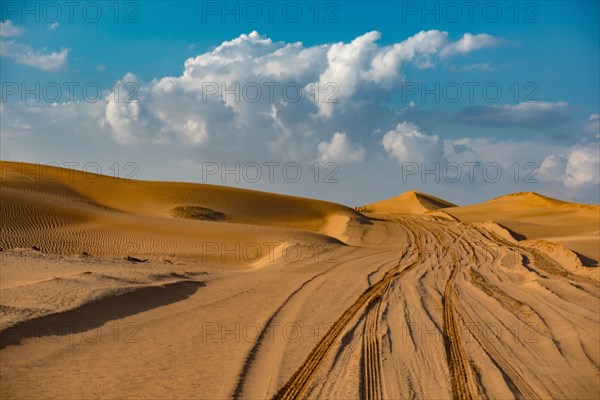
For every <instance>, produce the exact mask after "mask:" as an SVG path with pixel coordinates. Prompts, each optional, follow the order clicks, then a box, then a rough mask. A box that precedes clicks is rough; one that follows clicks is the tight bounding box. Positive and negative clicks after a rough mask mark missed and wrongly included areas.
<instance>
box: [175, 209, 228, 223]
mask: <svg viewBox="0 0 600 400" xmlns="http://www.w3.org/2000/svg"><path fill="white" fill-rule="evenodd" d="M171 212H172V213H173V216H175V217H178V218H186V219H197V220H201V221H222V220H224V219H225V214H223V213H222V212H219V211H215V210H212V209H210V208H206V207H200V206H179V207H175V208H174V209H173V210H171Z"/></svg>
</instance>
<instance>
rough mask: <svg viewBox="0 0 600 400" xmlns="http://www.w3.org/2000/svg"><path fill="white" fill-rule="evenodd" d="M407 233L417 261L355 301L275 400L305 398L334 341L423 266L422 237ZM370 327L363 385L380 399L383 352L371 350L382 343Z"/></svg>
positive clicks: (394, 270)
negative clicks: (398, 281)
mask: <svg viewBox="0 0 600 400" xmlns="http://www.w3.org/2000/svg"><path fill="white" fill-rule="evenodd" d="M405 227H406V226H405ZM406 228H407V227H406ZM407 229H408V230H409V231H410V232H411V234H412V235H414V238H413V239H414V243H415V245H416V247H417V259H416V260H415V261H413V262H412V263H410V264H409V265H408V266H407V267H406V268H404V269H402V270H399V269H400V267H401V265H402V259H400V260H399V261H398V263H397V264H396V265H395V266H394V267H392V268H391V269H390V270H389V271H388V272H386V273H385V275H384V276H383V278H382V279H381V280H379V281H378V282H377V283H375V284H374V285H372V286H371V287H369V288H368V289H367V290H365V291H364V292H363V293H362V294H361V295H360V296H359V297H358V299H356V301H355V302H354V303H353V304H352V305H351V306H350V307H348V308H347V309H346V310H345V311H344V312H343V313H342V315H341V316H340V318H338V320H337V321H335V323H334V324H333V325H332V326H331V328H329V330H328V331H327V332H326V333H325V335H324V336H323V337H322V338H321V340H320V341H319V343H318V344H317V345H316V346H315V347H314V348H313V349H312V350H311V352H310V353H309V355H308V357H307V358H306V359H305V360H304V362H303V363H302V365H300V367H299V368H298V369H297V370H296V371H295V372H294V374H293V375H292V376H291V377H290V379H289V380H288V381H287V383H286V384H285V385H284V386H283V387H282V388H281V389H280V390H279V392H278V393H277V394H276V395H275V396H274V399H278V400H279V399H280V400H290V399H298V398H300V397H302V395H303V393H304V392H305V391H306V389H307V388H308V384H309V383H310V380H311V378H312V377H313V375H314V374H315V373H316V371H317V370H318V368H319V366H320V365H321V363H322V361H323V360H324V358H325V356H326V355H327V353H328V352H329V350H330V349H331V348H332V347H333V345H334V343H335V341H336V340H337V338H338V337H339V336H340V335H341V333H342V331H343V330H344V328H345V327H346V326H347V325H348V323H349V322H350V321H351V320H352V319H353V318H354V317H355V316H356V315H357V314H358V312H359V311H360V310H361V309H363V307H365V306H366V305H368V304H372V303H373V302H374V301H380V300H381V298H382V297H383V294H384V293H385V291H386V290H387V289H388V288H389V285H390V283H391V281H392V280H394V279H397V278H400V277H402V276H403V275H404V274H406V273H407V272H408V271H410V270H411V269H413V268H414V267H415V266H417V265H418V264H420V263H421V262H422V260H423V254H424V253H423V251H422V245H421V243H420V240H419V237H418V236H417V235H416V234H415V233H414V231H412V229H410V228H407ZM378 315H379V314H378V313H376V315H375V316H374V318H375V323H376V320H377V318H378ZM367 318H368V317H367ZM367 323H368V321H367ZM370 325H371V328H368V330H369V337H370V338H371V339H363V344H366V345H367V346H368V347H369V352H370V355H369V356H368V360H367V361H366V362H367V363H368V364H369V366H368V368H366V369H365V371H369V372H368V374H369V375H368V376H367V377H366V379H367V380H366V381H364V382H363V384H364V386H368V385H369V384H371V385H375V386H377V389H371V388H368V387H367V388H366V389H365V390H372V391H374V393H375V395H377V393H379V395H380V396H381V370H380V364H379V363H380V349H379V347H372V344H373V338H374V340H376V341H378V340H379V339H378V337H377V329H376V326H375V327H373V322H371V323H370ZM365 341H366V343H365Z"/></svg>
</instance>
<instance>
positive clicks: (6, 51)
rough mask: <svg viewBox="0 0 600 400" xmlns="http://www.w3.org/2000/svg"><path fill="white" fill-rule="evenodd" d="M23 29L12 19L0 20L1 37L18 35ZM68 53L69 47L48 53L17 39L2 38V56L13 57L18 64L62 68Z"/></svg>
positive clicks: (0, 53)
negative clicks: (36, 49)
mask: <svg viewBox="0 0 600 400" xmlns="http://www.w3.org/2000/svg"><path fill="white" fill-rule="evenodd" d="M56 26H58V24H57V25H56ZM52 29H54V28H52ZM23 31H24V30H23V28H21V27H18V26H16V25H14V24H13V23H12V21H10V20H7V21H4V22H0V38H8V37H18V36H20V35H21V34H22V33H23ZM68 54H69V50H67V49H61V50H60V51H54V52H50V53H48V52H45V51H35V50H33V49H32V48H31V46H29V45H27V44H22V43H18V42H16V41H15V40H8V41H7V40H0V56H2V57H8V58H11V59H13V60H14V61H15V62H16V63H18V64H22V65H27V66H29V67H34V68H39V69H42V70H45V71H55V70H59V69H61V68H62V67H63V66H64V65H65V64H66V62H67V56H68Z"/></svg>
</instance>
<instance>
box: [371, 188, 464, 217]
mask: <svg viewBox="0 0 600 400" xmlns="http://www.w3.org/2000/svg"><path fill="white" fill-rule="evenodd" d="M454 206H455V205H454V204H452V203H450V202H448V201H446V200H442V199H440V198H437V197H434V196H431V195H428V194H425V193H419V192H415V191H410V192H406V193H403V194H401V195H400V196H397V197H394V198H391V199H387V200H382V201H378V202H376V203H372V204H368V205H366V206H364V208H363V209H364V211H367V212H379V213H401V214H424V213H426V212H427V211H432V210H438V209H441V208H448V207H454Z"/></svg>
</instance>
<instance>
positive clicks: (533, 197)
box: [444, 192, 600, 265]
mask: <svg viewBox="0 0 600 400" xmlns="http://www.w3.org/2000/svg"><path fill="white" fill-rule="evenodd" d="M444 211H445V212H447V213H448V214H451V215H452V216H454V217H456V218H458V219H460V220H461V221H463V222H469V223H471V222H485V221H487V220H494V221H496V222H498V223H499V224H501V225H503V226H505V227H507V228H509V229H511V230H512V231H514V232H516V233H518V234H520V235H522V236H524V237H525V238H527V239H544V240H548V241H551V242H556V243H560V244H562V245H564V246H565V247H567V248H569V249H571V250H573V251H575V252H577V253H579V254H580V255H582V256H583V258H584V260H585V262H584V264H586V265H597V264H598V260H600V246H598V243H599V242H600V224H599V221H600V207H599V206H596V205H586V204H576V203H569V202H565V201H561V200H556V199H552V198H549V197H546V196H542V195H540V194H537V193H532V192H525V193H513V194H509V195H506V196H501V197H498V198H495V199H492V200H489V201H486V202H484V203H481V204H475V205H471V206H463V207H453V208H449V209H446V210H444Z"/></svg>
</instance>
